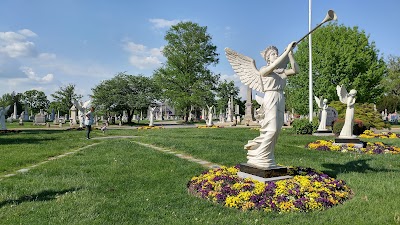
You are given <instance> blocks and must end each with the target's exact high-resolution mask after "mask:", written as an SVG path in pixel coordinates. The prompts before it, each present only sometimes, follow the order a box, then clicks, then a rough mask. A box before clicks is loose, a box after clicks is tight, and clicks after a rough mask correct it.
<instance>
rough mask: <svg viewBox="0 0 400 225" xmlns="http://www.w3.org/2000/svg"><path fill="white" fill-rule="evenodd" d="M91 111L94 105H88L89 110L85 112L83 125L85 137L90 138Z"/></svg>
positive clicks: (92, 111)
mask: <svg viewBox="0 0 400 225" xmlns="http://www.w3.org/2000/svg"><path fill="white" fill-rule="evenodd" d="M93 113H94V107H90V111H89V112H88V113H86V118H85V126H86V138H87V139H90V131H92V124H93Z"/></svg>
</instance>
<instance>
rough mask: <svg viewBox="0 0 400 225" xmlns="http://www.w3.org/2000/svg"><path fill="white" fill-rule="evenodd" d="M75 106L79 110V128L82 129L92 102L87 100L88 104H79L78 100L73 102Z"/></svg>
mask: <svg viewBox="0 0 400 225" xmlns="http://www.w3.org/2000/svg"><path fill="white" fill-rule="evenodd" d="M73 101H74V102H73V104H74V106H75V107H76V108H77V109H78V117H79V127H80V128H82V127H83V124H84V122H85V112H86V110H87V109H89V108H90V103H91V101H90V100H87V101H86V102H84V103H82V102H78V101H77V100H76V99H74V100H73Z"/></svg>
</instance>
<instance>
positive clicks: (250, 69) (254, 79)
mask: <svg viewBox="0 0 400 225" xmlns="http://www.w3.org/2000/svg"><path fill="white" fill-rule="evenodd" d="M225 54H226V58H228V61H229V63H230V64H231V66H232V68H233V70H234V71H235V73H236V74H237V75H238V76H239V78H240V80H241V81H242V83H243V84H245V85H248V86H249V87H250V88H251V89H254V90H257V91H260V92H264V91H263V90H262V89H263V88H262V83H261V78H260V73H259V72H258V70H257V67H256V61H254V59H252V58H250V57H247V56H245V55H242V54H240V53H237V52H235V51H234V50H232V49H230V48H225Z"/></svg>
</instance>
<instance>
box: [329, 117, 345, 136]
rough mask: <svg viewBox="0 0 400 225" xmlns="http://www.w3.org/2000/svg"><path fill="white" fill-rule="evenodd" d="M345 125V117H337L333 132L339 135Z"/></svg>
mask: <svg viewBox="0 0 400 225" xmlns="http://www.w3.org/2000/svg"><path fill="white" fill-rule="evenodd" d="M343 125H344V120H343V119H337V120H336V121H335V122H333V127H332V131H333V133H334V134H336V135H339V134H340V131H342V128H343Z"/></svg>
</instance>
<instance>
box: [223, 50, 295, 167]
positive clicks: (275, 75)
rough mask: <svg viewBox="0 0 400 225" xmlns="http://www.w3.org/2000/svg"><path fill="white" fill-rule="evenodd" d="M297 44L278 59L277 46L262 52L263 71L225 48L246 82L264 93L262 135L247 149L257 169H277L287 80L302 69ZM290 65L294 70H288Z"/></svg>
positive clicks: (261, 109) (260, 110) (231, 61)
mask: <svg viewBox="0 0 400 225" xmlns="http://www.w3.org/2000/svg"><path fill="white" fill-rule="evenodd" d="M296 44H297V42H291V43H290V44H289V45H288V46H287V48H286V49H285V51H284V52H283V53H282V55H280V56H278V49H277V48H276V47H275V46H270V47H268V48H266V49H265V50H264V51H261V55H262V57H263V58H264V59H265V61H266V62H267V66H263V67H261V69H259V70H258V69H257V67H256V64H255V61H254V59H252V58H250V57H247V56H244V55H242V54H240V53H237V52H235V51H234V50H232V49H229V48H225V53H226V57H227V58H228V61H229V63H230V64H231V66H232V68H233V70H234V71H235V72H236V74H237V75H238V76H239V77H240V80H241V81H242V83H244V84H245V85H248V86H249V87H250V88H252V89H254V90H257V91H259V92H263V93H264V97H263V99H262V102H261V106H260V109H258V110H257V113H258V114H259V115H258V117H259V124H260V126H261V127H260V136H258V137H256V138H255V139H253V140H251V141H249V142H248V143H247V144H246V145H245V146H244V148H245V149H247V150H249V151H248V152H247V159H248V161H247V163H248V164H250V165H253V166H255V167H257V168H262V169H272V168H275V167H277V164H276V162H275V157H274V149H275V145H276V142H277V139H278V136H279V133H280V130H281V128H282V126H283V121H284V112H285V96H284V94H283V90H284V88H285V85H286V79H287V77H288V76H290V75H294V74H296V73H298V72H299V66H298V65H297V63H296V62H295V60H294V57H293V49H294V47H295V46H296ZM288 63H289V64H290V68H286V67H287V65H288Z"/></svg>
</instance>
